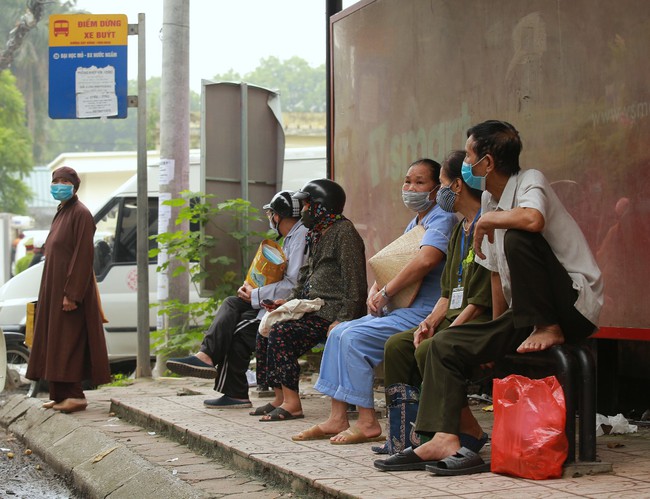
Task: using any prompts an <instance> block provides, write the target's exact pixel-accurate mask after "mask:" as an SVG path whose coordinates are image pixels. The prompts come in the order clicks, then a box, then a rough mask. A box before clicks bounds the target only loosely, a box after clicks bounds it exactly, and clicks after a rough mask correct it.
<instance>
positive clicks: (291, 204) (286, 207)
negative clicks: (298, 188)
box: [262, 191, 300, 218]
mask: <svg viewBox="0 0 650 499" xmlns="http://www.w3.org/2000/svg"><path fill="white" fill-rule="evenodd" d="M293 194H294V192H293V191H280V192H278V193H277V194H276V195H275V196H273V199H271V202H270V203H268V204H265V205H264V206H263V207H262V209H264V210H273V211H274V212H275V213H277V214H278V215H280V216H281V217H282V218H300V201H299V200H297V199H295V198H293V197H292V196H293Z"/></svg>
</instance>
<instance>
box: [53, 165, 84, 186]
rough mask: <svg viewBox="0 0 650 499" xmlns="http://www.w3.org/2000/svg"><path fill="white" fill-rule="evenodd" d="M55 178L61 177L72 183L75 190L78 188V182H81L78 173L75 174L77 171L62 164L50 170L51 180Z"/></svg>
mask: <svg viewBox="0 0 650 499" xmlns="http://www.w3.org/2000/svg"><path fill="white" fill-rule="evenodd" d="M57 178H62V179H64V180H67V181H68V182H70V183H72V185H73V186H74V190H75V191H76V190H77V189H79V184H81V180H79V175H77V172H76V171H74V170H73V169H72V168H70V167H69V166H62V167H60V168H57V169H56V170H54V171H53V172H52V180H55V179H57Z"/></svg>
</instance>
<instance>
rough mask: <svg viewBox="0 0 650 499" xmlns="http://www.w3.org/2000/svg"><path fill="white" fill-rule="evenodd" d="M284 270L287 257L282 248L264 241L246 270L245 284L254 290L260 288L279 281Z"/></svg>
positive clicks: (266, 240) (268, 240)
mask: <svg viewBox="0 0 650 499" xmlns="http://www.w3.org/2000/svg"><path fill="white" fill-rule="evenodd" d="M286 268H287V257H286V256H285V254H284V251H282V247H281V246H280V245H279V244H278V243H276V242H275V241H272V240H271V239H264V241H262V242H261V243H260V246H259V248H258V249H257V253H256V254H255V258H253V262H252V263H251V266H250V268H249V269H248V273H247V274H246V282H247V283H248V284H250V285H251V286H253V287H254V288H260V287H262V286H266V285H267V284H271V283H274V282H278V281H281V280H282V278H283V277H284V271H285V270H286Z"/></svg>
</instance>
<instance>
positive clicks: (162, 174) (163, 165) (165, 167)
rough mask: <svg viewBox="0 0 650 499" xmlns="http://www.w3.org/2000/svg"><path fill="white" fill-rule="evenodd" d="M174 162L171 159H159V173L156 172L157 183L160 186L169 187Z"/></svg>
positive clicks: (174, 166) (172, 176) (172, 175)
mask: <svg viewBox="0 0 650 499" xmlns="http://www.w3.org/2000/svg"><path fill="white" fill-rule="evenodd" d="M175 168H176V162H175V161H174V160H173V159H161V160H160V171H159V172H158V175H159V177H158V182H159V183H160V185H169V183H170V182H171V181H172V180H174V169H175Z"/></svg>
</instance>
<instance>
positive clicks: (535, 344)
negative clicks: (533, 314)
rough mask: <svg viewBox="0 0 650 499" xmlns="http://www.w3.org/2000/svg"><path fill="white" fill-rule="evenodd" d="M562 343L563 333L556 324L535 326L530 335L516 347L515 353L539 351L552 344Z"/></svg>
mask: <svg viewBox="0 0 650 499" xmlns="http://www.w3.org/2000/svg"><path fill="white" fill-rule="evenodd" d="M562 343H564V334H563V333H562V329H560V326H559V325H557V324H552V325H550V326H542V327H536V328H535V329H533V332H532V333H530V336H529V337H528V338H526V339H525V340H524V342H523V343H522V344H521V345H519V348H517V353H527V352H541V351H542V350H546V349H547V348H550V347H552V346H553V345H561V344H562Z"/></svg>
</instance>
